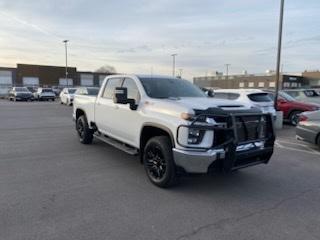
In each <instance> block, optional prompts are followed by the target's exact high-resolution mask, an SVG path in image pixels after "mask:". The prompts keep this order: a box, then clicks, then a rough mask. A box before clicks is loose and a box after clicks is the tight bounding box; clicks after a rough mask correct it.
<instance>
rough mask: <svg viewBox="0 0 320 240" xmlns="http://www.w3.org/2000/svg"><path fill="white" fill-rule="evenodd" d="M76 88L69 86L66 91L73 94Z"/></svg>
mask: <svg viewBox="0 0 320 240" xmlns="http://www.w3.org/2000/svg"><path fill="white" fill-rule="evenodd" d="M76 90H77V89H76V88H69V89H68V92H69V93H70V94H73V93H75V92H76Z"/></svg>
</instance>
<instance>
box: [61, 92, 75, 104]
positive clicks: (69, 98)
mask: <svg viewBox="0 0 320 240" xmlns="http://www.w3.org/2000/svg"><path fill="white" fill-rule="evenodd" d="M76 90H77V89H76V88H64V89H63V90H62V91H61V93H60V103H61V104H66V105H72V104H73V98H74V94H75V92H76Z"/></svg>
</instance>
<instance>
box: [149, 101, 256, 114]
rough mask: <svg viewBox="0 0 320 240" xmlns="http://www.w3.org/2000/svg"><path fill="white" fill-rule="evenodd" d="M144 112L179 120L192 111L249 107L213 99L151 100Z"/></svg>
mask: <svg viewBox="0 0 320 240" xmlns="http://www.w3.org/2000/svg"><path fill="white" fill-rule="evenodd" d="M145 107H146V108H145V111H151V112H154V113H161V114H166V115H168V116H172V117H178V118H180V116H181V113H191V114H192V113H194V110H206V109H208V108H214V107H219V108H222V109H224V110H248V109H250V108H251V106H248V105H247V104H244V103H242V102H239V101H231V100H224V99H215V98H206V97H204V98H198V97H197V98H187V97H186V98H179V99H152V100H150V101H147V102H146V103H145Z"/></svg>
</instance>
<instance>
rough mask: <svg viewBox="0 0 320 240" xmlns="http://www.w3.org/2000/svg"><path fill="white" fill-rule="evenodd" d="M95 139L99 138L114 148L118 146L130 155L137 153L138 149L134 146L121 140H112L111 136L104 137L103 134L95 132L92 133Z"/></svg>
mask: <svg viewBox="0 0 320 240" xmlns="http://www.w3.org/2000/svg"><path fill="white" fill-rule="evenodd" d="M93 136H94V137H95V138H96V139H99V140H100V141H102V142H105V143H107V144H109V145H111V146H113V147H115V148H118V149H119V150H122V151H124V152H126V153H128V154H130V155H137V154H138V150H137V149H136V148H134V147H130V146H128V145H126V144H124V143H122V142H119V141H117V140H114V139H112V138H109V137H105V136H103V135H100V136H99V135H97V134H94V135H93Z"/></svg>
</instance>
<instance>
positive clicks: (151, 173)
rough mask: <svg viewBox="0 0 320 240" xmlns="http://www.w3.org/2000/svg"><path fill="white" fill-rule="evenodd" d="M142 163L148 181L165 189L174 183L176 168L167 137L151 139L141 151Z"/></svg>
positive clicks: (170, 144)
mask: <svg viewBox="0 0 320 240" xmlns="http://www.w3.org/2000/svg"><path fill="white" fill-rule="evenodd" d="M143 163H144V167H145V170H146V173H147V176H148V178H149V180H150V181H151V182H152V183H153V184H155V185H156V186H158V187H162V188H166V187H170V186H172V185H174V184H175V183H176V180H177V176H176V167H175V164H174V159H173V154H172V143H171V140H170V139H169V137H167V136H156V137H153V138H151V139H150V140H149V141H148V142H147V144H146V146H145V148H144V151H143Z"/></svg>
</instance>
